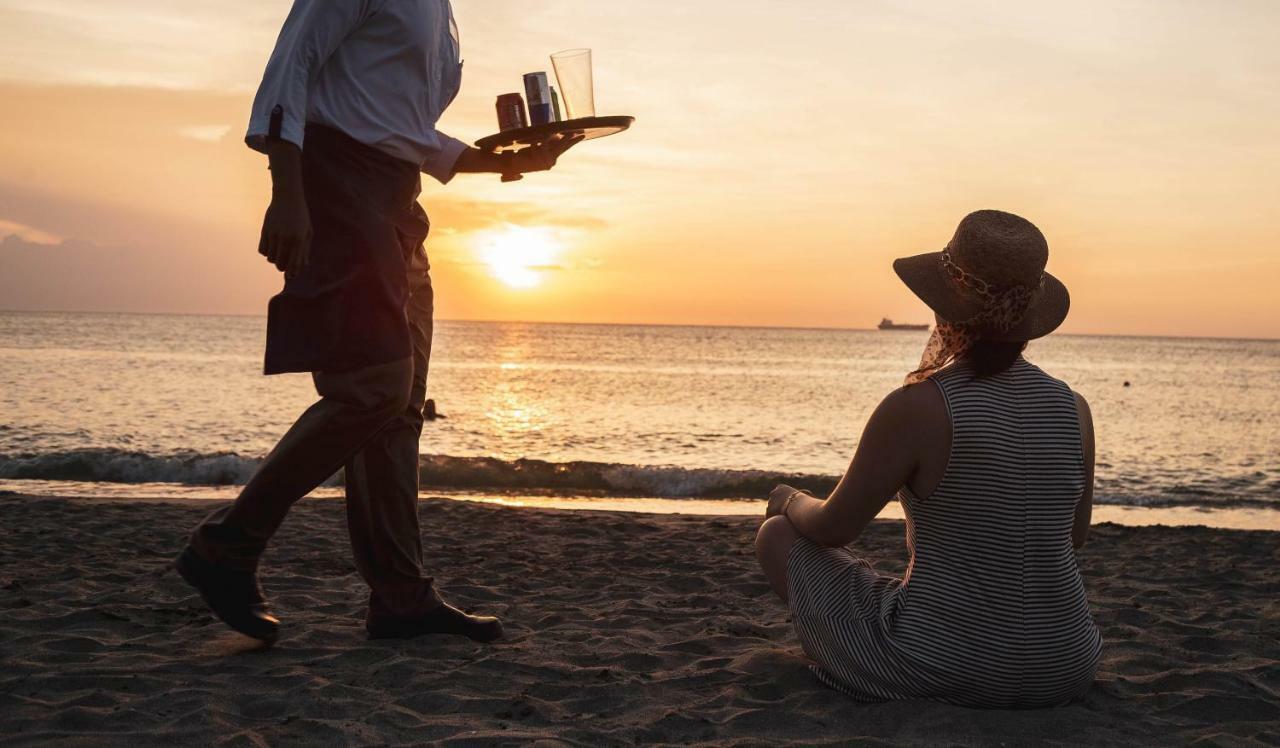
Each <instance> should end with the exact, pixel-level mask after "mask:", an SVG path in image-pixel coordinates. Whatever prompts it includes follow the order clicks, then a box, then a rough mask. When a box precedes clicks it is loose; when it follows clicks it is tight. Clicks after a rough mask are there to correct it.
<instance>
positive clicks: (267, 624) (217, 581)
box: [173, 546, 280, 644]
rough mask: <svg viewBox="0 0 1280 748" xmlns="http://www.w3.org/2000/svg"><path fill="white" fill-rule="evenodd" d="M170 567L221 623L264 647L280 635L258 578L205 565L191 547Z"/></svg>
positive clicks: (225, 568) (252, 574)
mask: <svg viewBox="0 0 1280 748" xmlns="http://www.w3.org/2000/svg"><path fill="white" fill-rule="evenodd" d="M173 566H174V568H175V569H177V570H178V573H179V574H181V575H182V578H183V579H185V580H187V584H190V585H191V586H192V587H195V588H196V591H197V592H199V593H200V597H201V598H203V599H204V601H205V604H206V605H208V606H209V609H210V610H212V611H213V613H214V615H216V616H217V617H218V618H220V619H222V622H223V623H225V624H227V625H228V626H230V627H231V628H233V629H235V630H236V631H239V632H240V633H242V634H244V635H245V636H248V637H252V638H254V639H258V640H259V641H263V642H266V643H267V644H271V643H273V642H275V640H276V637H278V636H279V635H280V621H279V620H277V619H276V617H275V616H273V615H271V608H270V607H269V606H268V605H267V601H266V598H265V597H264V596H263V594H262V587H261V586H259V585H258V575H257V574H255V573H253V572H249V571H238V570H236V569H228V568H227V567H225V566H220V565H218V564H215V563H213V562H212V561H207V560H205V559H203V558H201V557H200V556H199V555H198V554H197V553H196V552H195V551H194V550H192V549H191V547H190V546H187V549H186V550H184V551H183V552H182V555H181V556H178V560H177V561H176V562H175V563H174V565H173Z"/></svg>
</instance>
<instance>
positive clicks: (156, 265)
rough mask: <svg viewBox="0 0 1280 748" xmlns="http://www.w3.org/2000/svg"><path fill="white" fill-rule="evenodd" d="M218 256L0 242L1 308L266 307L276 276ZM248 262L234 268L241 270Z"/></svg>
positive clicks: (76, 243) (16, 239)
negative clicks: (265, 301)
mask: <svg viewBox="0 0 1280 748" xmlns="http://www.w3.org/2000/svg"><path fill="white" fill-rule="evenodd" d="M219 259H220V258H218V257H217V256H201V255H194V254H192V253H189V252H184V251H182V250H181V249H177V248H171V249H170V251H168V252H155V251H152V250H147V249H142V248H139V247H136V246H128V245H118V246H106V245H100V244H96V243H94V242H89V241H84V240H79V239H68V240H63V241H60V242H57V243H53V244H45V243H39V242H34V241H31V240H29V239H25V238H23V237H21V236H18V235H16V234H10V235H9V236H6V237H5V238H4V239H2V240H0V306H2V307H3V308H5V309H22V310H33V311H105V312H178V313H242V312H244V311H246V310H249V309H261V308H262V302H263V300H264V299H265V298H266V297H267V295H268V294H269V293H270V289H271V288H272V286H273V285H275V284H278V283H279V280H278V276H275V277H276V280H275V281H274V282H273V281H272V277H273V274H272V273H270V272H268V271H267V269H266V268H265V267H262V268H259V267H257V265H258V264H261V265H263V266H265V263H255V264H254V267H253V268H252V270H249V271H248V272H244V271H239V270H235V269H233V270H232V271H231V272H228V267H227V264H226V263H225V262H220V261H219ZM244 264H245V263H234V266H235V267H236V268H239V267H242V266H243V265H244Z"/></svg>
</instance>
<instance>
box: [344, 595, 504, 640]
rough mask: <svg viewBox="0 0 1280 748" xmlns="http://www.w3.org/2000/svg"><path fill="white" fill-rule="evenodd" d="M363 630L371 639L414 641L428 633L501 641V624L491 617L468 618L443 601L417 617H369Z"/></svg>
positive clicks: (465, 614) (469, 616) (468, 616)
mask: <svg viewBox="0 0 1280 748" xmlns="http://www.w3.org/2000/svg"><path fill="white" fill-rule="evenodd" d="M365 629H366V630H367V631H368V632H369V638H370V639H413V638H415V637H419V636H427V635H429V634H453V635H455V636H465V637H467V638H468V639H471V640H472V641H477V642H491V641H493V640H495V639H501V638H502V621H499V620H498V619H497V618H494V617H493V616H473V615H468V614H467V613H464V612H462V611H461V610H458V609H457V608H455V607H453V606H452V605H450V604H449V603H446V602H443V601H442V602H441V603H440V605H439V606H437V607H435V608H433V609H431V611H430V612H428V613H426V614H425V615H422V616H419V617H416V618H400V617H398V616H387V615H378V616H374V615H370V616H369V620H368V621H367V622H366V623H365Z"/></svg>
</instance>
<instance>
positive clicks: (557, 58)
mask: <svg viewBox="0 0 1280 748" xmlns="http://www.w3.org/2000/svg"><path fill="white" fill-rule="evenodd" d="M551 65H552V67H554V68H555V70H556V80H557V81H558V82H559V83H560V98H562V99H564V106H565V109H566V110H567V113H568V119H582V118H583V117H594V116H596V92H595V83H594V82H593V81H592V78H591V50H589V49H566V50H565V51H563V52H556V53H555V54H553V55H551Z"/></svg>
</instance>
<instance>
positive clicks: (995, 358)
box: [965, 340, 1027, 378]
mask: <svg viewBox="0 0 1280 748" xmlns="http://www.w3.org/2000/svg"><path fill="white" fill-rule="evenodd" d="M1026 349H1027V341H1025V340H1019V341H1015V342H1012V343H1006V342H1001V341H998V340H979V341H978V342H976V343H974V344H973V345H971V346H969V350H968V352H966V353H965V358H966V359H967V360H968V361H969V363H970V364H971V365H972V366H973V371H974V373H975V374H976V375H977V376H978V377H979V378H981V377H993V376H995V375H997V374H1000V373H1001V372H1003V371H1005V370H1006V369H1008V368H1009V367H1010V366H1013V362H1014V361H1017V360H1018V356H1021V355H1022V352H1023V351H1025V350H1026Z"/></svg>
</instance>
